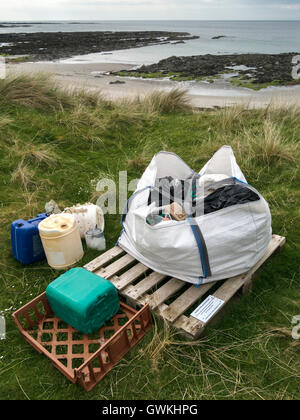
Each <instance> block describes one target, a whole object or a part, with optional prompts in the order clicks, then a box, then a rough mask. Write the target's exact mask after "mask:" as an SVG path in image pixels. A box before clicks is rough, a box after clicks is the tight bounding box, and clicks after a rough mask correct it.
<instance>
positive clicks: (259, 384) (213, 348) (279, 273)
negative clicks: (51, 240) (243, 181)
mask: <svg viewBox="0 0 300 420" xmlns="http://www.w3.org/2000/svg"><path fill="white" fill-rule="evenodd" d="M24 80H25V81H26V83H25V82H24V81H23V82H22V78H21V76H20V78H19V79H18V81H17V82H15V84H16V85H17V86H16V90H14V88H13V84H10V82H9V81H6V84H5V83H2V82H1V83H2V85H1V86H2V87H1V88H2V90H1V93H0V141H1V147H0V155H1V165H0V175H1V190H0V198H1V199H0V203H1V205H0V240H1V251H2V252H1V255H0V280H1V291H0V312H1V314H3V315H4V316H5V318H6V321H7V338H6V340H3V341H0V377H1V380H0V398H2V399H18V398H20V399H73V400H74V399H76V400H78V399H91V400H97V399H179V400H181V399H299V398H300V386H299V376H300V359H299V351H300V341H296V340H293V338H292V335H291V334H292V328H293V325H292V323H291V322H292V318H293V317H294V316H295V315H298V314H300V287H299V286H300V276H299V274H300V272H299V262H300V257H299V255H300V249H299V248H300V246H299V230H300V214H299V199H300V189H299V185H300V179H299V162H300V157H299V136H300V123H299V121H300V119H299V109H297V108H296V107H290V108H287V109H284V108H278V107H275V106H272V107H269V108H268V109H266V110H249V109H247V108H245V109H244V108H240V107H238V108H230V109H225V110H213V111H201V112H195V111H193V110H192V109H191V107H190V106H189V104H188V103H187V102H186V98H185V94H184V93H182V94H181V93H179V92H175V93H174V92H171V93H170V94H165V93H164V94H162V93H157V94H153V96H152V97H151V99H149V97H147V98H145V99H144V100H143V99H141V98H138V99H136V100H135V101H131V102H130V103H125V102H123V103H119V104H113V103H110V102H107V101H105V99H104V98H103V97H101V95H94V94H91V95H90V94H87V95H86V96H85V94H84V93H83V92H71V93H66V92H60V91H58V90H56V89H57V88H54V87H52V86H51V83H50V82H47V83H49V84H47V85H44V84H43V86H41V85H39V83H40V79H38V80H39V81H35V80H33V79H32V78H25V79H24ZM23 83H25V85H23ZM4 85H5V86H6V88H3V86H4ZM22 85H23V86H27V87H28V86H35V88H34V89H33V91H32V90H31V89H27V88H26V89H24V91H22V89H21V88H20V86H22ZM38 86H39V88H38ZM45 86H47V88H46V87H45ZM1 88H0V89H1ZM39 89H40V90H39ZM22 92H23V93H22ZM30 92H31V94H30ZM32 92H34V95H33V93H32ZM49 92H50V96H48V93H49ZM55 92H56V93H55ZM55 95H57V96H55ZM41 98H42V99H41ZM49 98H50V99H49ZM180 98H181V99H183V100H181V99H180ZM74 99H75V100H74ZM1 121H2V124H1ZM3 121H4V123H3ZM224 144H229V145H232V147H233V148H234V151H235V153H236V157H237V160H238V163H239V164H240V166H241V168H242V169H243V171H244V173H245V175H246V177H247V180H248V182H249V183H250V184H252V185H253V186H254V187H256V188H257V189H258V190H259V191H261V193H262V194H263V195H264V196H265V198H266V199H267V200H268V202H269V204H270V208H271V212H272V216H273V230H274V232H275V233H277V234H279V235H285V236H286V237H287V245H286V247H285V249H284V251H283V252H282V253H281V254H280V255H277V256H276V257H274V258H273V259H272V260H271V261H270V262H269V263H267V265H266V266H265V267H264V268H263V270H262V272H261V276H260V277H259V280H258V281H257V282H256V284H255V287H254V290H253V292H252V294H250V295H248V296H246V297H244V298H243V299H242V300H241V302H239V303H237V304H234V305H233V306H232V307H231V309H230V310H229V312H228V314H227V316H226V317H225V318H224V319H223V320H222V321H221V323H220V325H219V326H217V327H211V328H209V330H208V332H207V335H206V337H205V338H204V339H202V340H201V341H199V342H196V343H188V342H185V341H184V340H183V339H182V338H181V337H180V336H178V335H176V332H175V331H174V330H173V329H171V328H169V327H168V326H166V325H164V324H163V323H162V322H161V321H159V320H155V326H154V328H153V330H152V331H151V332H150V333H149V334H148V335H147V337H146V338H145V339H144V340H143V342H141V343H140V344H139V345H138V346H137V347H136V348H134V349H133V350H132V351H131V352H130V353H128V354H127V355H126V357H125V358H124V359H123V360H122V361H121V362H120V363H119V364H118V366H117V367H116V368H115V369H114V370H113V371H112V372H110V374H109V375H107V376H106V378H105V379H104V380H103V381H102V382H101V383H100V384H99V385H98V386H97V387H96V388H95V389H94V390H93V391H92V392H91V393H89V394H87V393H85V392H84V391H83V390H82V389H81V388H79V387H76V386H74V385H72V384H71V383H69V382H68V381H67V380H66V379H65V377H64V376H63V375H61V374H60V373H59V371H57V370H56V369H55V368H54V367H53V366H52V365H51V363H49V362H48V361H47V360H46V359H45V358H44V357H43V356H41V355H39V354H38V353H37V352H35V351H34V350H33V349H32V348H31V347H30V346H29V345H27V344H26V343H25V341H24V340H23V339H22V337H21V336H20V334H19V332H18V331H17V329H16V326H15V325H14V323H13V321H12V317H11V315H12V312H13V311H14V310H15V309H17V308H19V307H20V306H22V305H23V304H24V303H26V302H29V301H30V300H32V299H33V298H34V297H36V296H38V295H39V294H40V293H42V292H43V291H44V290H45V288H46V286H47V285H48V284H49V282H51V281H52V280H54V279H55V278H56V277H57V276H58V275H59V274H60V273H59V272H56V271H55V270H53V269H51V268H50V267H49V266H48V265H47V263H46V262H45V261H43V262H41V263H36V264H33V265H31V266H27V267H24V266H22V265H21V264H19V263H18V262H17V261H15V260H14V259H13V257H12V255H11V248H10V224H11V222H12V221H13V220H15V219H18V218H29V217H32V216H35V215H36V214H37V213H41V212H42V211H43V208H44V205H45V203H46V202H47V201H49V200H50V199H54V200H55V201H57V203H58V204H59V206H60V207H67V206H70V205H73V204H76V203H79V202H80V203H84V202H86V201H89V200H92V201H94V202H95V201H96V200H97V197H98V193H97V192H96V189H95V185H96V184H97V180H99V179H100V178H102V177H103V175H104V174H105V177H108V178H113V179H118V173H119V171H124V170H127V171H128V181H131V180H133V179H135V178H138V177H140V176H141V174H142V172H143V170H144V169H145V168H146V166H147V165H148V163H149V162H150V159H151V158H152V156H153V155H154V154H155V153H156V152H158V151H160V150H169V151H173V152H175V153H177V154H178V155H179V156H181V157H182V158H183V159H184V160H185V161H186V162H187V163H188V164H189V165H190V166H191V167H192V168H194V169H195V170H200V169H201V167H202V166H203V165H204V164H205V163H206V161H207V159H208V158H210V157H211V155H212V153H214V152H215V151H216V150H217V149H218V148H219V147H220V146H222V145H224ZM120 229H121V227H120V216H119V215H116V216H114V215H108V216H106V229H105V235H106V240H107V246H108V247H112V246H114V244H115V242H116V240H117V238H118V236H119V234H120ZM97 255H98V253H97V252H94V251H91V250H87V249H85V255H84V258H83V260H82V261H81V262H80V263H79V265H80V266H81V265H84V264H85V263H87V262H88V261H90V260H92V259H93V258H95V257H96V256H97Z"/></svg>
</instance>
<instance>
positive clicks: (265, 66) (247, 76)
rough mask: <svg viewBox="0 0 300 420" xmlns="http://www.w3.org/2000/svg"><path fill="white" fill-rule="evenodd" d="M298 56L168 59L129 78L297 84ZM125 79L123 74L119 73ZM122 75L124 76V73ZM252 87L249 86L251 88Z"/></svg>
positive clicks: (269, 55)
mask: <svg viewBox="0 0 300 420" xmlns="http://www.w3.org/2000/svg"><path fill="white" fill-rule="evenodd" d="M295 55H297V53H286V54H237V55H209V54H208V55H199V56H191V57H169V58H167V59H165V60H162V61H160V62H159V63H157V64H152V65H148V66H142V67H140V68H138V69H136V70H134V71H128V72H126V75H127V76H128V75H133V74H134V75H135V76H140V77H147V75H148V76H150V75H153V76H154V77H170V78H171V79H174V80H192V79H194V80H201V79H205V78H211V79H210V81H211V82H213V79H214V78H220V77H221V76H224V75H225V76H227V78H228V79H231V81H232V82H233V84H236V85H240V86H243V85H245V86H246V87H251V85H252V86H254V87H257V88H259V87H260V86H261V87H264V86H265V85H288V84H298V83H300V80H298V81H297V80H294V79H293V77H292V68H293V64H292V59H293V57H295ZM119 75H122V73H119ZM123 75H125V74H124V72H123ZM248 85H249V86H248Z"/></svg>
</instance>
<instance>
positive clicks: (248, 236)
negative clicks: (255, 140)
mask: <svg viewBox="0 0 300 420" xmlns="http://www.w3.org/2000/svg"><path fill="white" fill-rule="evenodd" d="M165 178H169V179H174V180H177V181H178V180H180V182H182V181H185V180H189V179H196V182H197V185H198V187H199V186H201V187H204V188H206V187H207V185H208V184H209V189H208V191H211V190H213V191H216V190H218V189H220V188H225V187H226V186H230V185H231V186H232V185H236V186H238V187H243V190H244V191H246V193H249V192H250V193H252V194H253V195H254V196H255V197H256V198H255V200H253V201H249V202H242V203H236V204H231V205H230V206H228V207H226V208H221V209H218V210H216V211H211V210H210V211H211V212H210V213H208V214H206V213H205V212H204V211H202V212H200V213H196V215H195V214H192V212H193V207H192V208H191V200H186V201H182V202H181V205H182V206H183V207H184V209H185V211H186V213H187V214H188V218H187V219H186V220H184V221H180V222H178V221H175V220H172V221H164V222H162V223H158V224H156V225H150V224H149V223H147V218H148V217H149V215H151V214H158V213H159V211H161V209H163V208H164V207H160V206H158V205H157V203H155V202H151V194H154V192H153V191H155V188H156V185H157V181H158V180H161V179H165ZM178 182H179V181H178ZM205 186H206V187H205ZM206 190H207V188H206ZM197 192H198V190H197ZM204 192H205V190H204ZM207 195H209V194H206V195H205V194H204V195H203V196H201V194H200V196H198V194H195V195H194V193H191V196H192V197H194V198H193V203H194V204H196V206H198V209H199V208H200V207H201V204H202V205H204V202H205V201H204V197H206V196H207ZM171 201H172V200H171ZM173 201H175V200H173ZM188 201H189V202H188ZM160 204H161V203H160ZM199 206H200V207H199ZM122 224H123V232H122V234H121V236H120V239H119V242H118V244H119V246H120V247H122V248H123V249H124V250H125V251H126V252H127V253H129V254H130V255H132V256H133V257H135V258H136V259H137V260H139V261H140V262H142V263H143V264H144V265H146V266H148V267H149V268H151V269H152V270H154V271H157V272H159V273H162V274H165V275H168V276H171V277H175V278H178V279H181V280H184V281H186V282H189V283H193V284H203V283H208V282H212V281H216V280H222V279H226V278H228V277H232V276H236V275H239V274H242V273H244V272H246V271H248V270H249V269H250V268H251V267H253V266H254V265H255V264H256V263H257V262H258V261H259V260H260V259H261V258H262V257H263V256H264V254H265V252H266V249H267V247H268V245H269V242H270V240H271V237H272V228H271V214H270V210H269V206H268V204H267V202H266V201H265V200H264V198H263V197H262V196H261V195H260V194H259V192H258V191H256V190H255V189H254V188H253V187H251V186H250V185H248V184H247V181H246V179H245V177H244V175H243V173H242V171H241V169H240V168H239V166H238V164H237V162H236V159H235V156H234V153H233V151H232V149H231V147H229V146H223V147H222V148H221V149H220V150H219V151H218V152H217V153H216V154H215V155H214V156H213V157H212V159H211V160H210V161H209V162H208V163H207V164H206V165H205V166H204V168H203V169H202V170H201V171H200V173H199V174H197V173H195V172H194V171H193V170H192V169H191V168H190V167H189V166H188V165H187V164H186V163H184V161H183V160H182V159H180V158H179V157H178V156H177V155H175V154H173V153H169V152H160V153H158V154H157V155H155V156H154V158H153V159H152V162H151V163H150V165H149V166H148V168H147V169H146V171H145V173H144V174H143V176H142V178H141V179H140V181H139V183H138V187H137V190H136V191H135V193H134V194H133V196H132V197H131V198H130V199H129V201H128V204H127V206H126V209H125V211H124V214H123V217H122Z"/></svg>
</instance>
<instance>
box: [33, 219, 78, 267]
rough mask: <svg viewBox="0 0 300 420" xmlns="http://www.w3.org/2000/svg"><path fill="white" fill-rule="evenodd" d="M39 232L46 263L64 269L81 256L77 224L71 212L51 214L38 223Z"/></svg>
mask: <svg viewBox="0 0 300 420" xmlns="http://www.w3.org/2000/svg"><path fill="white" fill-rule="evenodd" d="M39 233H40V237H41V240H42V243H43V247H44V250H45V254H46V257H47V261H48V264H49V265H50V267H52V268H54V269H56V270H64V269H66V268H68V267H71V266H72V265H74V264H76V263H77V262H78V261H79V260H81V258H82V257H83V248H82V243H81V238H80V234H79V229H78V225H77V223H76V221H75V218H74V216H73V215H72V214H68V213H61V214H53V215H51V216H50V217H48V218H47V219H45V220H43V221H42V222H41V223H40V224H39Z"/></svg>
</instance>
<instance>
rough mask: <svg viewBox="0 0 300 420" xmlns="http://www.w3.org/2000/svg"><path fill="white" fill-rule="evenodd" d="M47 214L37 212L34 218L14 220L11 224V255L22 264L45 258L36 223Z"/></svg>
mask: <svg viewBox="0 0 300 420" xmlns="http://www.w3.org/2000/svg"><path fill="white" fill-rule="evenodd" d="M46 217H48V216H47V214H46V213H43V214H38V215H37V217H36V218H35V219H31V220H27V221H26V220H22V219H20V220H16V221H15V222H13V223H12V225H11V247H12V252H13V256H14V258H15V259H16V260H18V261H20V263H22V264H26V265H27V264H32V263H34V262H36V261H42V260H44V259H45V258H46V256H45V252H44V248H43V245H42V242H41V239H40V235H39V230H38V225H39V223H40V222H41V221H42V220H44V219H46Z"/></svg>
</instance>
